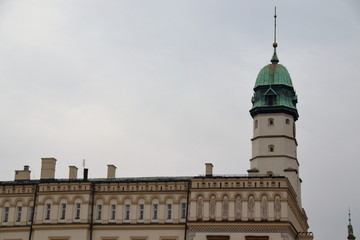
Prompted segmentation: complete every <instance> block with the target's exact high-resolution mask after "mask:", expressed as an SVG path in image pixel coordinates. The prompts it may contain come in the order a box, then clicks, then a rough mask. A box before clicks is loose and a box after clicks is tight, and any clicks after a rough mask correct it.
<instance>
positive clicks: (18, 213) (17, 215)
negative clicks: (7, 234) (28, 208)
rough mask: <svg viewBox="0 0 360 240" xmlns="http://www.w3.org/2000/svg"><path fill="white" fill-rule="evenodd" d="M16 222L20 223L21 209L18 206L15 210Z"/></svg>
mask: <svg viewBox="0 0 360 240" xmlns="http://www.w3.org/2000/svg"><path fill="white" fill-rule="evenodd" d="M16 211H17V212H16V221H17V222H21V212H22V207H21V206H18V207H17V209H16Z"/></svg>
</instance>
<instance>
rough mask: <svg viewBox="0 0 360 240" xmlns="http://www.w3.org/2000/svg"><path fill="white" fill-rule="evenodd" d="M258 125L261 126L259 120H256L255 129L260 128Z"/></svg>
mask: <svg viewBox="0 0 360 240" xmlns="http://www.w3.org/2000/svg"><path fill="white" fill-rule="evenodd" d="M258 125H259V122H258V120H255V121H254V128H258Z"/></svg>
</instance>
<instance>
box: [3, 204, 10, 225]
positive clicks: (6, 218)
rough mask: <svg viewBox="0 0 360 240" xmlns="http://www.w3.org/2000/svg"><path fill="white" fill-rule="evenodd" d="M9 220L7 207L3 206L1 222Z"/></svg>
mask: <svg viewBox="0 0 360 240" xmlns="http://www.w3.org/2000/svg"><path fill="white" fill-rule="evenodd" d="M7 221H9V207H4V221H3V222H7Z"/></svg>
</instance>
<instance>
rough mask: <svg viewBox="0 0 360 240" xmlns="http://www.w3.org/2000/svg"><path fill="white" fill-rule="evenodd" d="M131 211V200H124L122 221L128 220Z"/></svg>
mask: <svg viewBox="0 0 360 240" xmlns="http://www.w3.org/2000/svg"><path fill="white" fill-rule="evenodd" d="M130 211H131V200H130V199H126V200H125V201H124V221H129V220H130V213H131V212H130Z"/></svg>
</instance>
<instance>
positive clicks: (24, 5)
mask: <svg viewBox="0 0 360 240" xmlns="http://www.w3.org/2000/svg"><path fill="white" fill-rule="evenodd" d="M275 4H276V5H277V9H278V44H279V46H278V56H279V59H280V63H281V64H283V65H285V66H286V67H287V69H288V70H289V72H290V74H291V77H292V81H293V84H294V87H295V90H296V92H297V94H298V99H299V103H298V111H299V115H300V117H299V120H298V121H297V140H298V143H299V147H298V159H299V162H300V174H301V178H302V180H303V185H302V199H303V206H304V208H305V210H306V211H307V215H308V217H309V225H310V231H313V232H314V235H315V239H345V238H346V237H347V229H346V226H347V224H348V223H347V217H348V216H347V214H348V208H349V207H351V211H352V217H353V227H354V233H355V236H356V237H358V238H360V204H359V203H360V187H359V182H360V180H359V171H360V127H359V119H360V110H359V109H360V107H359V105H360V99H359V96H360V77H359V76H360V74H359V69H360V64H359V59H360V46H359V45H360V44H359V43H360V3H359V1H358V0H343V1H336V0H319V1H310V0H308V1H289V0H288V1H280V0H279V1H241V0H237V1H235V0H234V1H230V0H221V1H220V0H218V1H213V0H196V1H195V0H181V1H180V0H177V1H176V0H174V1H169V0H162V1H161V0H152V1H145V0H144V1H138V0H128V1H125V0H116V1H115V0H114V1H112V0H107V1H100V0H97V1H92V0H72V1H64V0H61V1H60V0H59V1H57V0H52V1H49V0H43V1H40V0H23V1H20V0H0V146H1V147H0V161H1V164H2V167H1V168H0V180H13V178H14V170H16V169H22V168H23V165H30V168H31V170H32V178H36V179H37V178H39V176H40V162H41V161H40V159H41V158H42V157H55V158H56V159H57V160H58V161H57V169H56V177H57V178H67V177H68V166H69V165H76V166H77V167H79V169H81V168H82V160H83V159H86V167H88V168H89V175H90V177H93V178H99V177H106V168H107V167H106V165H107V164H115V165H116V166H117V167H118V169H117V177H123V176H192V175H199V174H204V172H205V166H204V163H205V162H211V163H213V164H214V173H215V174H246V173H247V172H246V170H247V169H249V168H250V163H249V159H250V157H251V142H250V139H251V137H252V119H251V117H250V115H249V109H250V108H251V101H250V99H251V96H252V94H253V87H254V83H255V79H256V76H257V74H258V72H259V71H260V69H261V68H262V67H263V66H265V65H267V64H268V63H269V60H270V58H271V55H272V51H273V49H272V42H273V9H274V5H275ZM79 174H80V173H79ZM80 175H81V174H80Z"/></svg>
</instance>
